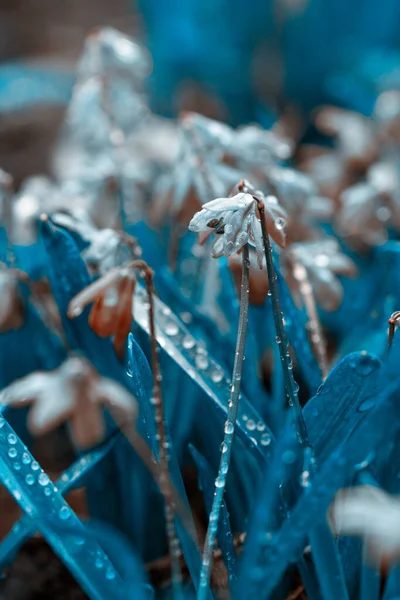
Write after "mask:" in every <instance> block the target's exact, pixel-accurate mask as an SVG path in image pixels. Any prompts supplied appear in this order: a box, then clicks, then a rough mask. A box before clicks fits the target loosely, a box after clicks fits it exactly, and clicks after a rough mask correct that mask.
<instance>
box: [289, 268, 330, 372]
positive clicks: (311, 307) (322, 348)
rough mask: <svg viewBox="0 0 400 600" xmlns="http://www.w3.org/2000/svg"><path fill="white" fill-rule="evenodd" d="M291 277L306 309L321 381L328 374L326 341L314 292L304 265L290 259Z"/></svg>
mask: <svg viewBox="0 0 400 600" xmlns="http://www.w3.org/2000/svg"><path fill="white" fill-rule="evenodd" d="M291 262H292V269H293V277H294V278H295V280H296V281H297V283H298V286H299V292H300V295H301V299H302V301H303V304H304V306H305V309H306V313H307V317H308V325H309V330H310V338H311V345H312V347H313V349H314V352H315V356H316V359H317V362H318V364H319V367H320V369H321V373H322V381H325V379H326V378H327V376H328V373H329V365H328V357H327V354H326V343H325V340H324V335H323V333H322V327H321V322H320V320H319V316H318V311H317V306H316V303H315V298H314V293H313V290H312V287H311V284H310V281H309V279H308V276H307V271H306V269H305V267H304V266H303V265H302V264H300V263H299V262H298V261H297V260H295V259H291Z"/></svg>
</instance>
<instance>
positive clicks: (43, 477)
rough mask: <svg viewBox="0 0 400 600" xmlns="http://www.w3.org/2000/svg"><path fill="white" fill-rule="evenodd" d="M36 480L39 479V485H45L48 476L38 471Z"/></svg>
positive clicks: (48, 479)
mask: <svg viewBox="0 0 400 600" xmlns="http://www.w3.org/2000/svg"><path fill="white" fill-rule="evenodd" d="M38 481H39V483H40V485H43V486H45V485H47V484H48V483H49V481H50V478H49V476H48V475H47V473H40V475H39V478H38Z"/></svg>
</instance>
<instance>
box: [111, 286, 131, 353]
mask: <svg viewBox="0 0 400 600" xmlns="http://www.w3.org/2000/svg"><path fill="white" fill-rule="evenodd" d="M135 283H136V280H135V279H133V278H128V277H127V278H124V279H123V280H122V281H121V285H120V289H119V301H118V307H117V309H118V310H117V315H116V323H115V338H114V349H115V352H116V354H117V356H118V357H119V358H120V359H121V360H122V359H123V355H124V349H125V343H126V340H127V338H128V335H129V333H130V331H131V328H132V320H133V316H132V296H133V293H134V291H135Z"/></svg>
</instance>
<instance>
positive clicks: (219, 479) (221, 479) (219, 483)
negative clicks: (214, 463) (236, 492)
mask: <svg viewBox="0 0 400 600" xmlns="http://www.w3.org/2000/svg"><path fill="white" fill-rule="evenodd" d="M224 485H225V478H224V477H217V479H216V480H215V487H217V488H222V487H224Z"/></svg>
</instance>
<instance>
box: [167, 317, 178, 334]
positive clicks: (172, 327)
mask: <svg viewBox="0 0 400 600" xmlns="http://www.w3.org/2000/svg"><path fill="white" fill-rule="evenodd" d="M165 333H166V334H167V335H169V336H170V337H173V336H174V335H178V333H179V327H178V325H177V324H176V323H174V322H173V321H171V322H170V323H167V324H166V326H165Z"/></svg>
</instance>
